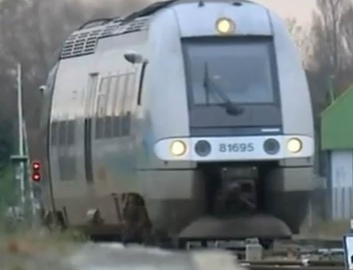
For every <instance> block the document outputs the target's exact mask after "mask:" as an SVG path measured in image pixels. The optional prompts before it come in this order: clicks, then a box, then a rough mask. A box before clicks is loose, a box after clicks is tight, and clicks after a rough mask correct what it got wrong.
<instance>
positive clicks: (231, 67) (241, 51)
mask: <svg viewBox="0 0 353 270" xmlns="http://www.w3.org/2000/svg"><path fill="white" fill-rule="evenodd" d="M183 49H184V54H185V63H186V74H187V80H188V88H189V90H190V92H191V93H192V95H191V98H192V103H193V104H194V105H217V104H224V103H225V101H224V98H222V97H221V96H220V95H217V93H215V91H212V92H210V91H208V89H205V85H204V77H205V63H207V66H208V77H209V78H210V79H211V80H212V81H213V82H214V83H215V84H217V85H218V87H219V88H220V89H222V92H223V93H224V95H225V96H227V98H228V99H229V101H230V102H232V103H234V104H249V103H252V104H253V103H273V102H274V99H275V98H274V84H273V72H272V70H273V65H272V63H271V62H272V61H271V57H272V55H273V51H272V42H271V40H268V39H266V40H264V39H260V40H257V39H256V40H254V41H253V40H251V41H249V40H236V39H223V38H221V39H220V38H217V39H203V38H202V39H200V38H198V39H188V40H184V41H183Z"/></svg>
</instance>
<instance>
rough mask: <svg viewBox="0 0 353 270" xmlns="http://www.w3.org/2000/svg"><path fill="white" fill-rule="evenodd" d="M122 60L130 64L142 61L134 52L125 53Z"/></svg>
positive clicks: (140, 56) (141, 57)
mask: <svg viewBox="0 0 353 270" xmlns="http://www.w3.org/2000/svg"><path fill="white" fill-rule="evenodd" d="M124 58H125V60H126V61H128V62H129V63H131V64H140V63H142V62H143V61H144V58H143V56H142V55H141V54H139V53H137V52H134V51H129V52H126V53H125V54H124Z"/></svg>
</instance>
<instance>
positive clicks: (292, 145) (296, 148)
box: [287, 138, 303, 154]
mask: <svg viewBox="0 0 353 270" xmlns="http://www.w3.org/2000/svg"><path fill="white" fill-rule="evenodd" d="M302 148H303V143H302V141H301V140H299V139H297V138H293V139H290V140H289V141H288V142H287V149H288V151H289V152H292V153H293V154H296V153H299V152H300V151H301V150H302Z"/></svg>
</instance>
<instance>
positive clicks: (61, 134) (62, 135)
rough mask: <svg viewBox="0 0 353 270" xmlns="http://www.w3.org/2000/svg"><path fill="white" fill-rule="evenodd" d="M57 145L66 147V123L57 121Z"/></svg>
mask: <svg viewBox="0 0 353 270" xmlns="http://www.w3.org/2000/svg"><path fill="white" fill-rule="evenodd" d="M57 131H58V139H59V141H58V144H59V147H60V148H62V147H63V146H65V145H66V121H58V129H57Z"/></svg>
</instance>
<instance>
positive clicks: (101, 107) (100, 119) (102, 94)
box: [95, 78, 110, 139]
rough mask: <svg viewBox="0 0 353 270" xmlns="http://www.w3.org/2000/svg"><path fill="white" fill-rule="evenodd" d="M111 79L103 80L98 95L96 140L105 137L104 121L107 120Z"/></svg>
mask: <svg viewBox="0 0 353 270" xmlns="http://www.w3.org/2000/svg"><path fill="white" fill-rule="evenodd" d="M109 81H110V78H103V79H102V80H101V83H100V86H99V90H98V94H97V103H96V104H97V105H96V121H95V122H96V123H95V124H96V132H95V133H96V139H101V138H103V137H104V120H105V114H106V113H105V105H106V101H105V100H106V94H107V89H108V87H109Z"/></svg>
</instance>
